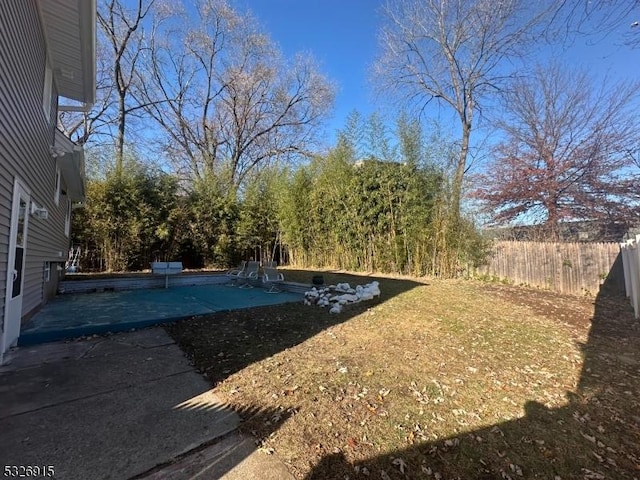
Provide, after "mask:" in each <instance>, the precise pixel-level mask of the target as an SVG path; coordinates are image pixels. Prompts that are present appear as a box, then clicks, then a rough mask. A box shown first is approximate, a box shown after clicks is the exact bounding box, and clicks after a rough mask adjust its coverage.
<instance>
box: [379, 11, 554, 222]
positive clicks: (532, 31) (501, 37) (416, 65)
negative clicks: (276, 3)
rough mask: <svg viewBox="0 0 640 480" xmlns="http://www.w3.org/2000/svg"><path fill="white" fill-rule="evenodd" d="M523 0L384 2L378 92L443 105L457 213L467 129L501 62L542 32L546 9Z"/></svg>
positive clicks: (496, 80)
mask: <svg viewBox="0 0 640 480" xmlns="http://www.w3.org/2000/svg"><path fill="white" fill-rule="evenodd" d="M538 8H539V7H538V4H537V3H536V2H525V1H523V0H504V1H500V2H496V1H494V0H389V1H388V2H387V4H386V6H385V8H384V12H385V14H386V18H387V20H388V22H387V25H386V26H385V27H384V28H383V30H382V34H381V43H382V48H383V54H382V56H381V58H380V59H379V60H378V62H377V64H376V66H375V72H376V76H377V78H378V79H379V80H380V85H381V86H382V87H383V88H384V90H385V91H396V92H399V93H400V94H401V95H403V96H404V98H406V99H407V100H408V101H409V103H411V104H413V105H417V106H418V107H419V108H427V107H429V106H430V105H431V103H432V102H433V101H434V100H435V103H437V104H441V105H445V106H448V107H450V108H451V109H452V110H453V111H454V112H455V113H456V115H457V117H458V118H459V121H460V127H461V130H460V144H459V152H458V154H457V159H456V161H455V165H454V172H453V179H452V189H453V192H452V210H453V212H454V214H455V215H458V214H459V210H460V199H461V195H462V185H463V179H464V176H465V174H466V172H467V170H468V167H469V163H468V160H469V147H470V138H471V132H472V130H473V129H474V127H475V124H476V121H477V116H478V113H479V111H480V110H481V107H482V102H483V100H485V99H486V98H487V97H488V96H490V95H491V94H494V93H496V92H497V91H498V90H499V89H500V88H501V86H502V84H503V82H504V80H506V79H507V78H508V72H507V70H506V68H505V61H506V60H509V59H510V58H513V57H515V56H519V55H521V54H522V53H523V49H524V48H526V47H527V46H528V45H530V43H531V41H532V40H533V39H534V38H535V36H536V34H539V33H541V29H542V28H543V27H544V20H545V18H547V16H548V14H549V12H550V11H549V10H548V9H545V8H542V7H540V9H538Z"/></svg>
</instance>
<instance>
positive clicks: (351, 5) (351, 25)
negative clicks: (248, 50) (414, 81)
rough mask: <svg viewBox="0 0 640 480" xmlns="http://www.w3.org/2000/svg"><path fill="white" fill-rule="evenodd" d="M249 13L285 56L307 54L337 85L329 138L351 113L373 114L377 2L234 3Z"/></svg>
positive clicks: (239, 0)
mask: <svg viewBox="0 0 640 480" xmlns="http://www.w3.org/2000/svg"><path fill="white" fill-rule="evenodd" d="M234 5H236V6H237V7H238V8H239V9H240V10H247V9H248V10H251V11H252V12H253V14H254V15H255V16H256V17H257V19H258V21H259V22H260V24H261V25H262V27H263V28H264V31H265V32H266V33H268V34H269V35H270V36H271V38H272V40H274V41H275V42H276V43H277V44H278V45H279V46H280V48H281V50H282V51H283V52H284V54H285V55H287V56H292V55H295V54H296V53H298V52H311V53H312V54H313V56H314V58H315V59H316V60H317V61H318V63H319V65H320V68H321V70H322V72H324V73H325V74H326V75H327V76H328V77H329V78H330V79H331V80H333V81H334V82H335V84H336V88H337V94H336V103H335V109H334V115H333V118H332V120H331V122H330V123H329V125H328V127H327V129H328V132H327V133H328V134H329V137H332V135H333V133H334V130H335V129H336V128H341V127H342V126H343V125H344V120H345V118H346V116H347V115H348V114H349V112H351V111H352V110H353V109H357V110H359V111H360V112H361V113H363V114H365V115H366V114H368V113H371V112H372V111H373V110H374V109H375V104H376V102H375V98H374V96H373V92H372V89H371V86H370V82H369V77H370V75H369V68H370V65H371V64H372V62H373V60H374V59H375V55H376V52H377V43H378V42H377V35H378V25H379V15H378V5H379V2H378V1H377V0H236V2H235V3H234Z"/></svg>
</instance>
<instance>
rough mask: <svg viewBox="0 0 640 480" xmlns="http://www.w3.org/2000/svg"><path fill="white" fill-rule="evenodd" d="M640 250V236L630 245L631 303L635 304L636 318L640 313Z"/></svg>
mask: <svg viewBox="0 0 640 480" xmlns="http://www.w3.org/2000/svg"><path fill="white" fill-rule="evenodd" d="M639 253H640V252H639V251H638V238H636V240H635V241H632V243H631V245H630V246H629V257H630V262H629V266H630V272H629V277H630V278H631V305H633V313H634V316H635V317H636V318H638V315H639V314H640V303H639V301H640V292H639V291H638V289H640V255H639Z"/></svg>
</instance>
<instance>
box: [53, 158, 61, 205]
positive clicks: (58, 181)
mask: <svg viewBox="0 0 640 480" xmlns="http://www.w3.org/2000/svg"><path fill="white" fill-rule="evenodd" d="M61 180H62V178H61V175H60V169H59V168H58V167H56V189H55V191H54V192H53V201H54V202H56V205H60V190H61V189H62V181H61Z"/></svg>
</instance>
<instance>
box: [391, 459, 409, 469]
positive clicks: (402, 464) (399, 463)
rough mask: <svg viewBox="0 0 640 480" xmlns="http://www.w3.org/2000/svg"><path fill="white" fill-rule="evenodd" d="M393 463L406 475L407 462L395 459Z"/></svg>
mask: <svg viewBox="0 0 640 480" xmlns="http://www.w3.org/2000/svg"><path fill="white" fill-rule="evenodd" d="M391 463H392V464H393V465H395V466H396V467H398V469H399V470H400V473H404V471H405V469H406V468H407V464H406V462H405V461H404V460H403V459H401V458H395V459H394V460H393V462H391Z"/></svg>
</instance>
